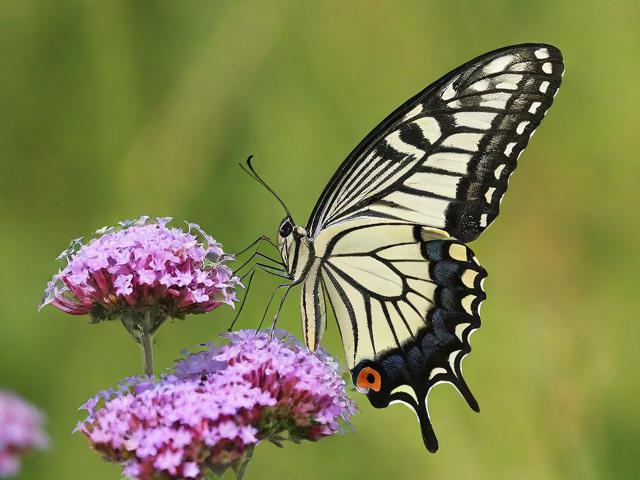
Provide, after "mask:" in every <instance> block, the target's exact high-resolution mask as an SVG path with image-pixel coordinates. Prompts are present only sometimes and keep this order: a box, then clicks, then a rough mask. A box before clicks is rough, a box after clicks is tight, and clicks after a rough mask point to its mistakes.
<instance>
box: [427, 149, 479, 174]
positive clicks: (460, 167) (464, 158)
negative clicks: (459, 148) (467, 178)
mask: <svg viewBox="0 0 640 480" xmlns="http://www.w3.org/2000/svg"><path fill="white" fill-rule="evenodd" d="M469 160H471V155H470V154H468V153H452V152H440V153H434V154H433V155H429V156H428V157H427V160H426V161H425V162H424V165H426V166H429V167H434V168H440V169H442V170H446V171H448V172H452V173H463V174H464V173H467V165H468V164H469Z"/></svg>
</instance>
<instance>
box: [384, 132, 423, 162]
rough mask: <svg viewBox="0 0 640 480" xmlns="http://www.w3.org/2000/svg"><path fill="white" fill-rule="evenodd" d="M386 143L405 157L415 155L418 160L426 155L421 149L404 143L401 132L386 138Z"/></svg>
mask: <svg viewBox="0 0 640 480" xmlns="http://www.w3.org/2000/svg"><path fill="white" fill-rule="evenodd" d="M385 141H386V142H387V143H388V144H389V145H390V146H391V147H392V148H394V149H395V150H397V151H398V152H400V153H404V154H405V155H413V156H414V157H416V158H419V157H421V156H422V155H424V150H421V149H419V148H418V147H416V146H415V145H411V144H409V143H406V142H403V141H402V139H401V138H400V132H399V131H398V130H396V131H395V132H392V133H390V134H389V135H387V136H386V137H385Z"/></svg>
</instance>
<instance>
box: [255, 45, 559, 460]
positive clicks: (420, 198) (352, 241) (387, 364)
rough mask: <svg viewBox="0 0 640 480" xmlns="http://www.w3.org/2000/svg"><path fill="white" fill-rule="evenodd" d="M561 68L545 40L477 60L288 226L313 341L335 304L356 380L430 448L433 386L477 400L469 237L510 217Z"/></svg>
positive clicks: (365, 151) (286, 238)
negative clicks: (506, 208)
mask: <svg viewBox="0 0 640 480" xmlns="http://www.w3.org/2000/svg"><path fill="white" fill-rule="evenodd" d="M563 68H564V66H563V61H562V55H561V53H560V51H559V50H558V49H557V48H555V47H553V46H551V45H544V44H524V45H516V46H511V47H506V48H502V49H499V50H495V51H493V52H489V53H486V54H484V55H481V56H479V57H478V58H475V59H473V60H471V61H470V62H468V63H465V64H464V65H462V66H460V67H458V68H456V69H455V70H453V71H451V72H450V73H448V74H446V75H445V76H444V77H442V78H441V79H440V80H437V81H436V82H435V83H433V84H431V85H429V86H428V87H426V88H425V89H424V90H422V91H421V92H419V93H418V94H417V95H415V96H414V97H413V98H411V99H409V100H408V101H407V102H405V103H404V104H403V105H401V106H400V107H399V108H398V109H396V110H395V111H394V112H393V113H391V115H389V116H388V117H387V118H386V119H385V120H384V121H383V122H382V123H381V124H380V125H378V126H377V127H376V128H375V129H374V130H373V131H372V132H371V133H370V134H369V135H367V137H366V138H365V139H364V140H362V142H360V144H359V145H358V146H357V147H356V148H355V150H353V152H351V154H350V155H349V156H348V157H347V159H346V160H345V161H344V162H343V163H342V165H341V166H340V168H339V169H338V171H337V172H336V173H335V174H334V176H333V178H332V179H331V180H330V182H329V184H328V185H327V186H326V188H325V189H324V191H323V193H322V195H321V197H320V200H319V201H318V203H317V204H316V206H315V208H314V210H313V212H312V214H311V217H310V219H309V222H308V224H307V226H306V228H305V227H303V226H300V225H297V224H296V223H295V222H294V221H293V219H292V218H291V215H290V214H289V213H288V210H287V216H286V217H285V218H284V219H283V220H282V222H281V223H280V227H279V232H278V248H279V250H280V254H281V256H282V261H283V262H282V263H283V266H284V267H285V268H286V272H283V273H284V276H285V277H287V278H288V280H289V281H290V283H288V284H287V285H283V286H286V287H287V292H288V291H289V289H290V287H291V286H292V285H297V284H301V285H302V319H303V327H304V340H305V342H306V345H307V346H308V348H309V349H310V350H315V349H316V348H317V347H318V345H319V344H320V341H321V339H322V335H323V333H324V330H325V327H326V322H327V304H329V305H330V306H331V308H332V310H333V312H334V315H335V317H336V320H337V322H338V327H339V330H340V334H341V337H342V341H343V344H344V353H345V357H346V362H347V365H348V367H349V369H350V371H351V375H352V378H353V382H354V384H355V385H356V387H357V388H358V389H359V390H361V391H363V392H366V394H367V397H368V398H369V400H370V402H371V404H372V405H373V406H374V407H378V408H384V407H387V406H388V405H390V404H393V403H403V404H405V405H408V406H409V407H410V408H412V409H413V410H414V411H415V413H416V414H417V416H418V420H419V422H420V426H421V429H422V437H423V439H424V443H425V445H426V447H427V449H428V450H429V451H431V452H435V451H436V450H437V449H438V441H437V439H436V436H435V433H434V430H433V427H432V425H431V421H430V418H429V411H428V408H427V396H428V394H429V392H430V391H431V389H432V388H433V387H434V386H435V385H437V384H439V383H442V382H448V383H451V384H453V386H454V387H455V388H456V389H457V390H458V391H459V392H460V394H461V395H462V397H463V398H464V399H465V400H466V401H467V403H468V404H469V406H470V407H471V408H472V409H473V410H475V411H478V410H479V407H478V403H477V401H476V400H475V398H474V397H473V395H472V393H471V391H470V390H469V388H468V386H467V384H466V383H465V380H464V378H463V376H462V370H461V363H462V360H463V358H464V357H465V355H467V354H468V353H469V352H470V350H471V347H470V344H469V337H470V336H471V333H472V332H473V331H474V330H476V329H477V328H479V327H480V305H481V303H482V301H483V300H484V299H485V297H486V295H485V292H484V289H483V281H484V279H485V277H486V276H487V272H486V270H485V269H484V268H482V267H481V266H480V264H479V263H478V260H477V259H476V257H475V255H474V253H473V252H472V251H471V249H470V248H469V247H468V246H467V243H469V242H471V241H473V240H475V239H476V238H478V236H479V235H480V234H481V233H482V232H483V231H484V230H485V229H486V228H487V227H488V226H489V225H490V224H491V223H492V222H493V221H494V220H495V218H496V217H497V216H498V210H499V205H500V202H501V200H502V197H503V195H504V193H505V191H506V190H507V185H508V182H509V177H510V176H511V174H512V173H513V171H514V170H515V168H516V163H517V159H518V158H519V157H520V155H521V154H522V152H523V150H524V149H525V147H526V146H527V143H528V142H529V139H530V138H531V136H532V135H533V132H534V131H535V129H536V128H537V127H538V125H539V124H540V122H541V121H542V119H543V117H544V115H545V113H546V112H547V110H548V108H549V107H550V106H551V103H552V102H553V98H554V96H555V94H556V92H557V91H558V88H559V86H560V82H561V79H562V72H563ZM249 166H250V167H251V164H250V163H249ZM251 169H252V171H253V173H254V174H255V171H254V170H253V168H252V167H251ZM255 175H256V177H257V174H255ZM258 179H259V177H258ZM263 183H264V182H263ZM265 186H266V184H265ZM267 188H269V187H267ZM269 190H271V189H269ZM271 191H272V190H271ZM272 193H273V191H272ZM281 203H282V201H281ZM283 205H284V203H283ZM285 210H286V206H285ZM285 297H286V294H285V296H283V299H282V301H284V298H285ZM272 298H273V297H272ZM281 305H282V303H281Z"/></svg>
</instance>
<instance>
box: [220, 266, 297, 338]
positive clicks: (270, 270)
mask: <svg viewBox="0 0 640 480" xmlns="http://www.w3.org/2000/svg"><path fill="white" fill-rule="evenodd" d="M256 271H263V272H266V273H268V274H269V275H273V276H276V277H280V278H289V277H288V275H287V274H286V273H285V272H284V271H282V270H278V269H277V268H276V267H273V266H271V265H265V264H262V263H256V264H254V265H253V266H252V267H251V268H250V269H249V270H248V271H247V272H246V273H245V274H244V275H242V276H241V277H240V280H244V279H245V278H247V277H248V280H247V287H246V290H245V292H244V296H243V297H242V302H240V307H239V308H238V311H237V313H236V315H235V316H234V318H233V321H232V322H231V325H229V328H228V329H227V330H228V331H231V330H233V327H234V326H235V324H236V322H237V321H238V319H239V318H240V314H241V313H242V310H243V308H244V304H245V302H246V301H247V297H248V296H249V292H250V291H251V283H252V282H253V277H254V275H255V273H256Z"/></svg>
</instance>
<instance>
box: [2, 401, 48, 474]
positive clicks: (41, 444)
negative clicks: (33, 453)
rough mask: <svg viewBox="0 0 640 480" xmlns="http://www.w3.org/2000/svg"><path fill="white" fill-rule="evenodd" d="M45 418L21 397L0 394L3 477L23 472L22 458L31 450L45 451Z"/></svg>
mask: <svg viewBox="0 0 640 480" xmlns="http://www.w3.org/2000/svg"><path fill="white" fill-rule="evenodd" d="M43 420H44V417H43V415H42V413H40V411H39V410H38V409H37V408H35V407H34V406H33V405H31V404H29V403H27V402H25V401H24V400H22V399H21V398H20V397H18V396H16V395H14V394H12V393H9V392H5V391H2V390H0V477H3V478H4V477H11V476H14V475H16V474H17V473H18V471H19V470H20V457H21V456H22V455H23V454H24V453H25V452H27V451H28V450H31V449H34V448H38V449H41V448H45V447H46V446H47V442H48V440H47V436H46V434H45V433H44V431H43V430H42V423H43Z"/></svg>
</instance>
